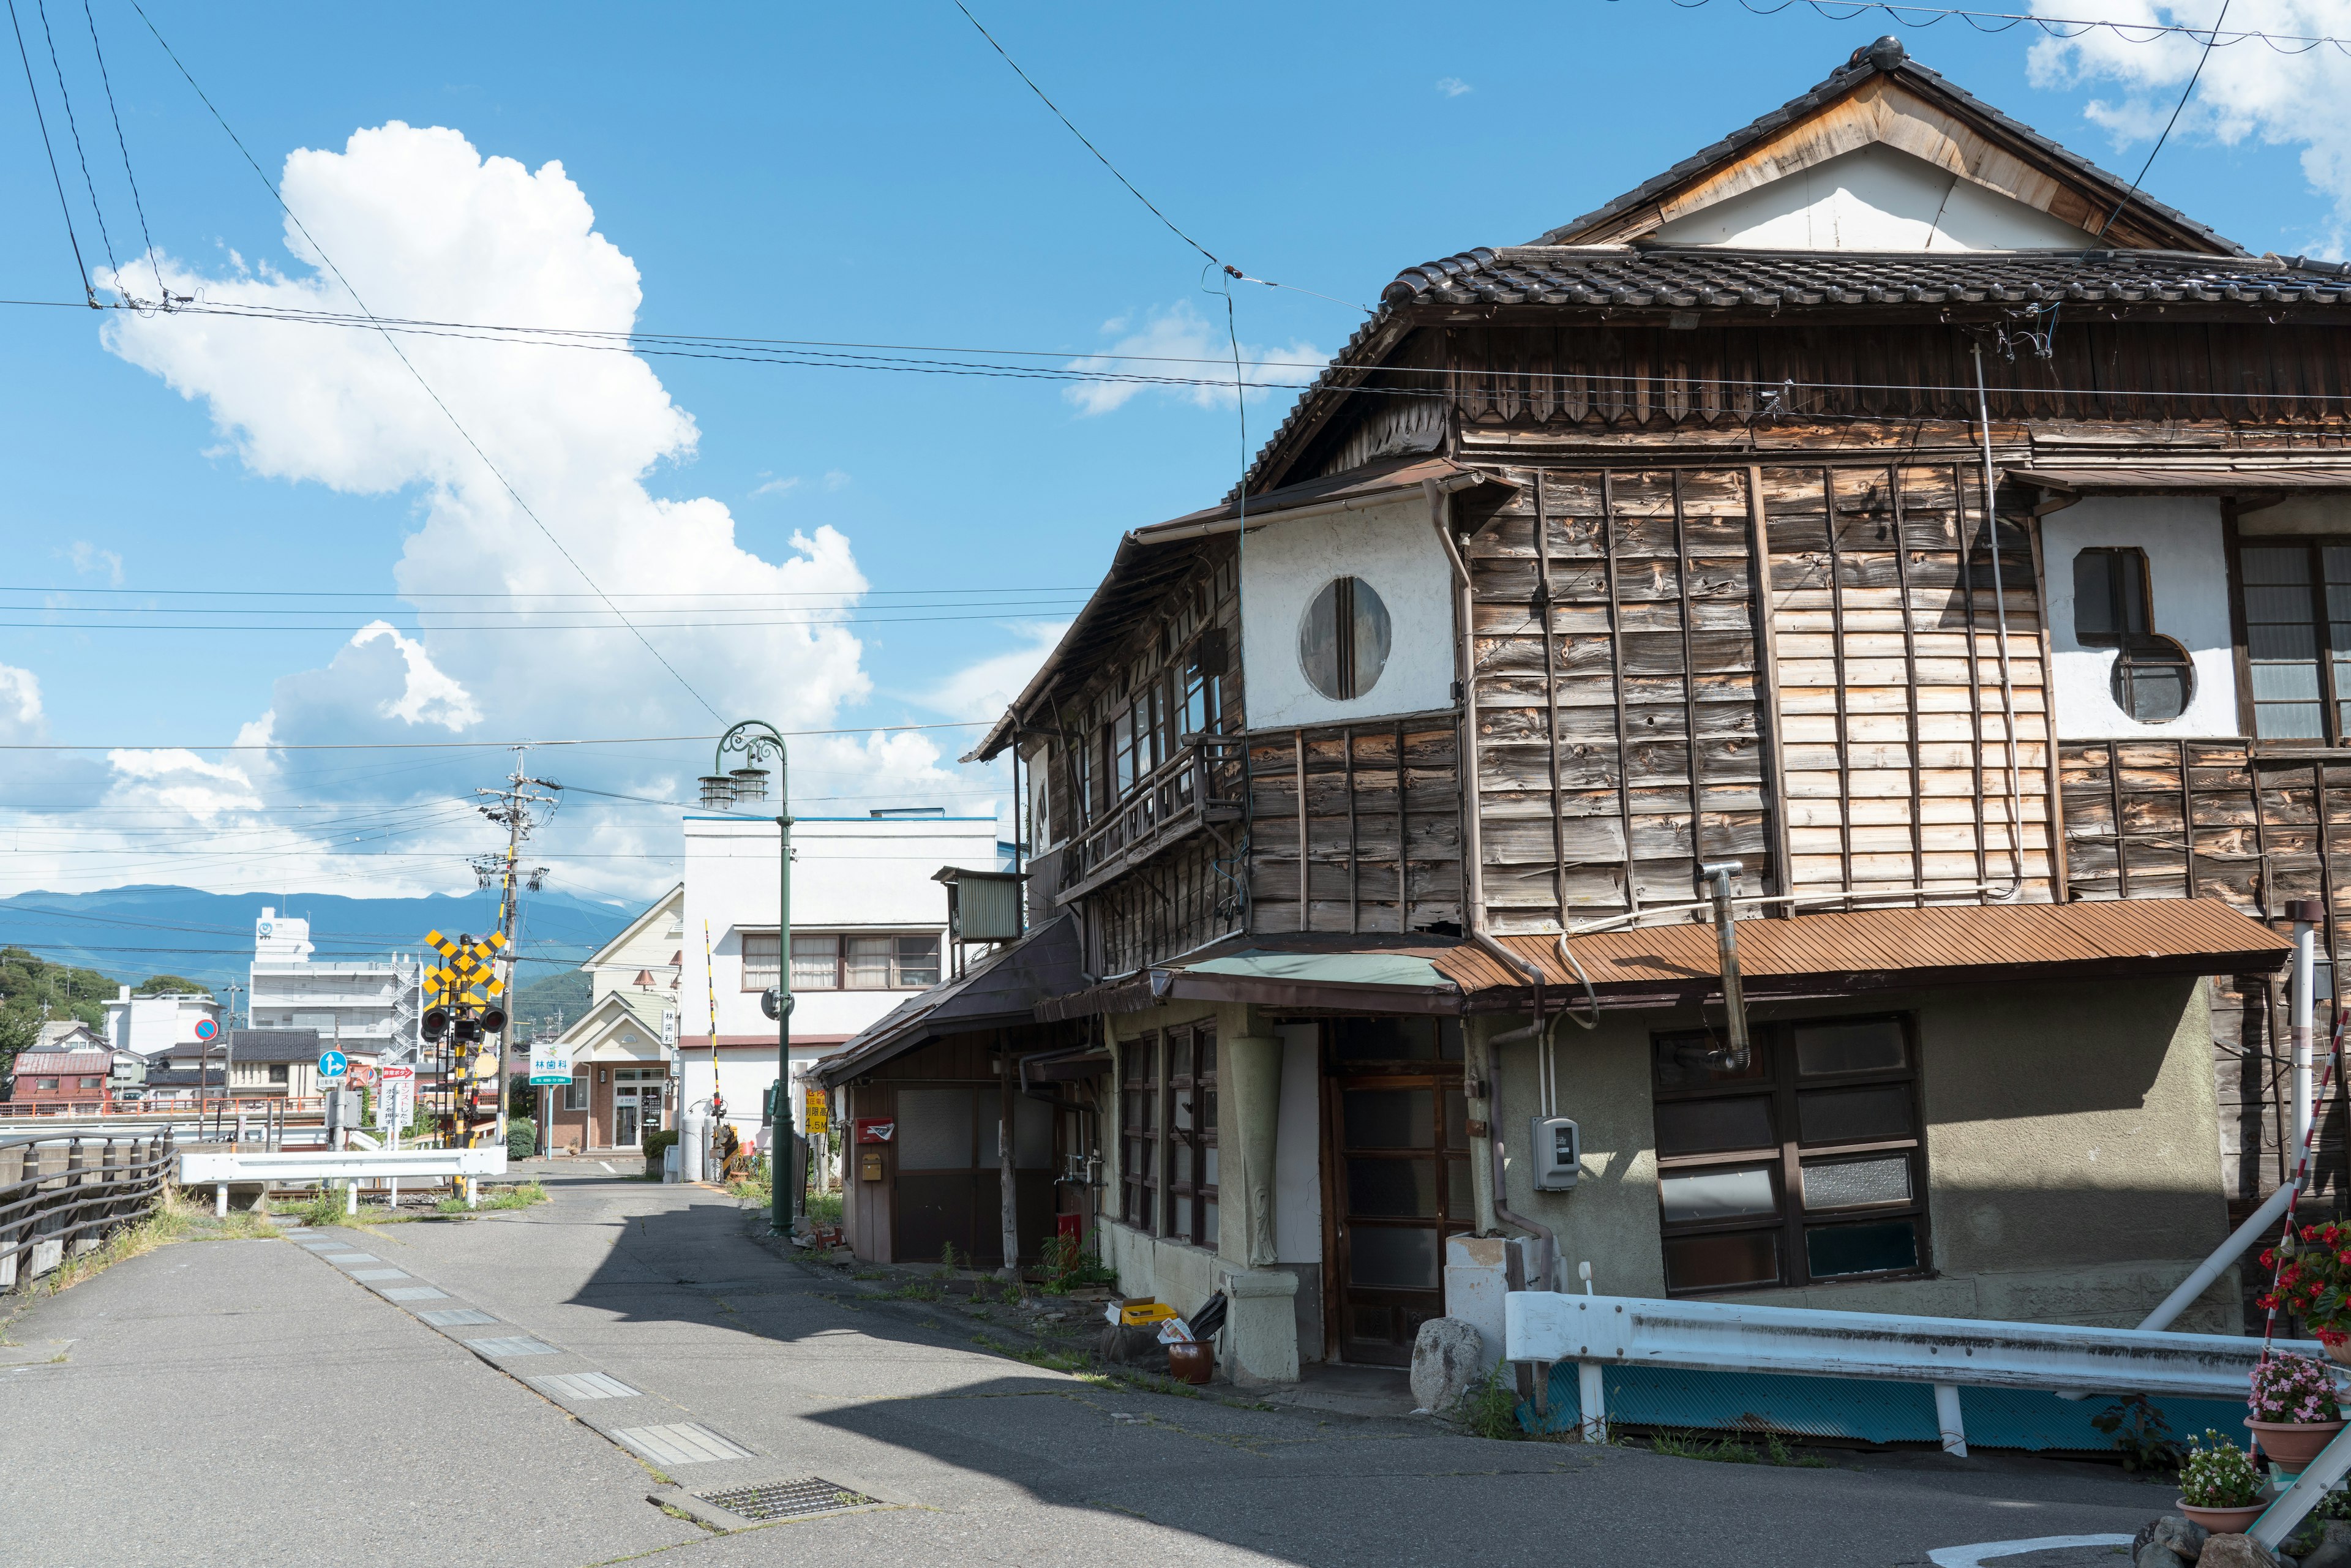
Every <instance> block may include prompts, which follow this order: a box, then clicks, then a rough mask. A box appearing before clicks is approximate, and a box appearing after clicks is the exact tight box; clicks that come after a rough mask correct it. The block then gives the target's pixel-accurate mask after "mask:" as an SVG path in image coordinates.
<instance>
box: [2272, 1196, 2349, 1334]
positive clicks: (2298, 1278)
mask: <svg viewBox="0 0 2351 1568" xmlns="http://www.w3.org/2000/svg"><path fill="white" fill-rule="evenodd" d="M2262 1268H2264V1269H2270V1270H2275V1274H2274V1277H2273V1283H2272V1284H2271V1286H2270V1288H2269V1290H2268V1291H2264V1292H2263V1293H2262V1295H2260V1296H2259V1297H2256V1298H2255V1300H2256V1301H2257V1302H2258V1303H2259V1304H2260V1305H2261V1306H2262V1308H2263V1309H2264V1310H2270V1311H2276V1312H2291V1313H2293V1314H2294V1316H2296V1317H2298V1318H2300V1319H2301V1320H2302V1321H2303V1322H2304V1323H2307V1324H2308V1325H2309V1326H2310V1332H2311V1333H2314V1334H2316V1335H2317V1336H2318V1343H2321V1344H2323V1345H2325V1347H2326V1354H2328V1355H2331V1356H2333V1357H2334V1358H2335V1360H2337V1361H2339V1362H2342V1363H2344V1364H2346V1365H2351V1234H2346V1232H2345V1231H2344V1229H2343V1228H2341V1227H2340V1226H2337V1225H2335V1224H2333V1223H2331V1222H2330V1223H2328V1224H2325V1225H2305V1226H2304V1227H2302V1228H2301V1229H2300V1230H2298V1231H2297V1230H2292V1229H2289V1230H2288V1231H2287V1232H2286V1233H2285V1237H2284V1239H2283V1240H2282V1241H2280V1242H2279V1244H2278V1245H2277V1246H2275V1247H2273V1248H2270V1249H2267V1250H2265V1251H2263V1252H2262Z"/></svg>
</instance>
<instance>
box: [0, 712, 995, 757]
mask: <svg viewBox="0 0 2351 1568" xmlns="http://www.w3.org/2000/svg"><path fill="white" fill-rule="evenodd" d="M995 722H996V721H995V720H994V719H989V718H957V719H948V720H946V722H945V723H941V724H861V725H848V726H844V727H840V728H835V729H788V730H785V731H783V732H782V733H783V736H784V737H785V738H786V739H788V740H797V739H799V738H800V737H803V736H819V735H896V734H898V733H900V732H901V731H905V730H918V729H984V728H986V727H987V726H989V725H991V724H994V723H995ZM718 738H719V737H717V736H715V735H629V736H611V737H603V738H601V739H593V740H532V741H528V742H527V743H525V744H528V745H530V746H533V747H540V746H674V745H679V744H682V743H684V742H685V741H689V740H693V741H712V740H716V739H718ZM516 744H517V743H516V742H514V741H511V740H311V741H239V742H236V743H235V744H233V745H228V746H222V745H218V744H215V743H214V742H212V741H196V742H194V743H193V744H189V743H186V742H179V743H162V742H157V741H152V740H145V741H137V740H114V741H107V742H105V743H103V744H99V743H93V742H77V743H75V744H72V745H68V744H65V743H63V742H60V741H39V742H34V741H0V751H477V750H481V749H483V748H485V747H488V748H491V749H494V750H498V751H511V750H513V749H514V747H515V746H516Z"/></svg>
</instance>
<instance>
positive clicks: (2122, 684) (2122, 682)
mask: <svg viewBox="0 0 2351 1568" xmlns="http://www.w3.org/2000/svg"><path fill="white" fill-rule="evenodd" d="M2113 685H2114V694H2115V706H2116V707H2118V708H2120V709H2122V710H2123V712H2125V713H2126V714H2128V715H2130V716H2131V717H2133V718H2135V719H2137V720H2138V721H2139V722H2140V723H2141V724H2163V723H2166V722H2168V721H2169V720H2171V719H2175V718H2178V717H2179V716H2180V715H2181V714H2183V713H2186V712H2187V711H2188V704H2189V699H2190V698H2192V697H2194V696H2195V695H2196V666H2195V665H2194V664H2190V663H2189V660H2188V650H2187V649H2185V648H2183V647H2181V646H2180V645H2179V643H2175V642H2173V641H2172V640H2171V639H2170V638H2168V637H2166V636H2164V635H2163V634H2162V633H2161V632H2135V633H2129V634H2126V635H2125V636H2124V637H2123V639H2122V652H2121V653H2119V654H2117V655H2116V658H2115V673H2114V682H2113Z"/></svg>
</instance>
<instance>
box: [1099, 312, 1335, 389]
mask: <svg viewBox="0 0 2351 1568" xmlns="http://www.w3.org/2000/svg"><path fill="white" fill-rule="evenodd" d="M1133 326H1134V321H1133V319H1132V318H1131V317H1126V316H1120V317H1115V318H1113V319H1111V320H1108V321H1105V322H1103V323H1102V330H1103V331H1104V332H1105V333H1109V332H1125V333H1126V336H1124V337H1123V338H1121V339H1120V340H1118V341H1117V342H1115V343H1113V344H1112V345H1110V347H1109V348H1108V349H1107V350H1104V351H1103V352H1102V353H1101V354H1090V355H1088V356H1086V357H1085V358H1083V359H1080V360H1072V361H1070V366H1069V368H1070V369H1071V370H1073V371H1105V372H1108V373H1111V374H1114V375H1118V374H1126V375H1140V376H1173V377H1177V378H1182V379H1184V380H1186V381H1189V382H1197V383H1198V384H1193V385H1182V386H1152V385H1150V384H1149V383H1147V382H1078V383H1076V384H1074V385H1072V386H1069V387H1065V388H1063V389H1062V392H1061V395H1062V396H1063V397H1065V398H1067V399H1069V401H1070V402H1073V403H1075V404H1077V406H1078V410H1079V412H1080V413H1087V414H1096V413H1110V412H1111V411H1112V410H1113V409H1118V408H1123V407H1124V406H1126V404H1127V402H1128V401H1129V400H1131V399H1132V398H1134V395H1135V394H1136V393H1137V392H1161V393H1164V394H1166V395H1169V396H1173V397H1176V398H1179V399H1181V400H1182V401H1184V402H1189V403H1192V404H1194V405H1196V406H1197V407H1200V408H1230V407H1232V406H1233V343H1232V338H1231V336H1230V334H1229V333H1228V331H1227V330H1226V328H1225V324H1224V323H1223V322H1222V321H1210V320H1209V319H1207V317H1205V316H1203V315H1201V314H1200V312H1199V311H1198V310H1196V309H1195V308H1193V306H1192V303H1191V301H1189V300H1186V299H1179V300H1177V301H1176V302H1175V304H1174V305H1172V306H1170V307H1168V308H1165V309H1164V310H1153V311H1149V312H1147V313H1146V314H1145V315H1144V321H1143V325H1142V327H1141V328H1140V329H1134V330H1129V329H1130V328H1132V327H1133ZM1329 359H1330V356H1329V355H1328V354H1325V353H1324V352H1323V351H1322V350H1320V349H1318V348H1316V347H1315V346H1314V345H1313V344H1311V343H1309V342H1305V341H1303V340H1292V341H1291V342H1290V345H1289V347H1287V348H1283V349H1270V348H1263V347H1259V346H1257V345H1254V344H1249V343H1243V344H1242V345H1241V346H1240V360H1241V364H1240V380H1241V382H1242V384H1243V385H1245V386H1247V387H1248V388H1249V393H1248V395H1249V398H1250V400H1251V401H1252V402H1255V401H1258V400H1260V399H1262V398H1263V397H1264V396H1265V395H1266V387H1267V383H1269V382H1271V383H1275V384H1278V385H1280V386H1283V387H1290V386H1295V385H1299V384H1301V383H1303V382H1311V381H1312V380H1313V379H1314V378H1315V376H1316V375H1318V374H1319V373H1321V371H1322V366H1323V364H1324V363H1325V362H1326V361H1328V360H1329ZM1285 395H1288V394H1287V393H1285Z"/></svg>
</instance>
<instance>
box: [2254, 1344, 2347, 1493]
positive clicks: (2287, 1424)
mask: <svg viewBox="0 0 2351 1568" xmlns="http://www.w3.org/2000/svg"><path fill="white" fill-rule="evenodd" d="M2252 1388H2253V1391H2252V1398H2250V1399H2248V1400H2247V1401H2246V1402H2245V1405H2246V1410H2247V1412H2248V1414H2247V1417H2246V1421H2245V1425H2246V1426H2248V1427H2252V1430H2253V1436H2254V1437H2255V1438H2256V1439H2258V1440H2259V1441H2260V1443H2261V1446H2262V1452H2263V1453H2265V1454H2267V1455H2268V1456H2269V1457H2270V1458H2273V1459H2274V1460H2276V1461H2277V1462H2278V1464H2280V1465H2281V1466H2283V1468H2285V1469H2288V1470H2292V1471H2294V1472H2295V1473H2296V1474H2299V1473H2300V1472H2301V1471H2302V1469H2304V1467H2305V1466H2307V1465H2308V1464H2309V1463H2310V1461H2311V1460H2313V1459H2314V1458H2317V1457H2318V1451H2319V1450H2320V1449H2321V1448H2325V1447H2326V1445H2327V1444H2328V1443H2329V1442H2331V1441H2332V1440H2333V1439H2334V1437H2335V1433H2337V1432H2339V1431H2341V1430H2342V1429H2343V1409H2342V1406H2340V1405H2339V1404H2338V1403H2337V1402H2336V1399H2335V1375H2334V1373H2333V1372H2332V1371H2330V1370H2329V1369H2328V1367H2327V1366H2326V1364H2325V1363H2324V1362H2319V1361H2314V1360H2312V1359H2311V1358H2310V1357H2309V1356H2306V1355H2283V1354H2281V1355H2273V1356H2271V1357H2270V1358H2269V1359H2267V1360H2266V1361H2263V1362H2262V1364H2260V1365H2258V1366H2256V1367H2254V1368H2253V1379H2252Z"/></svg>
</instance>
